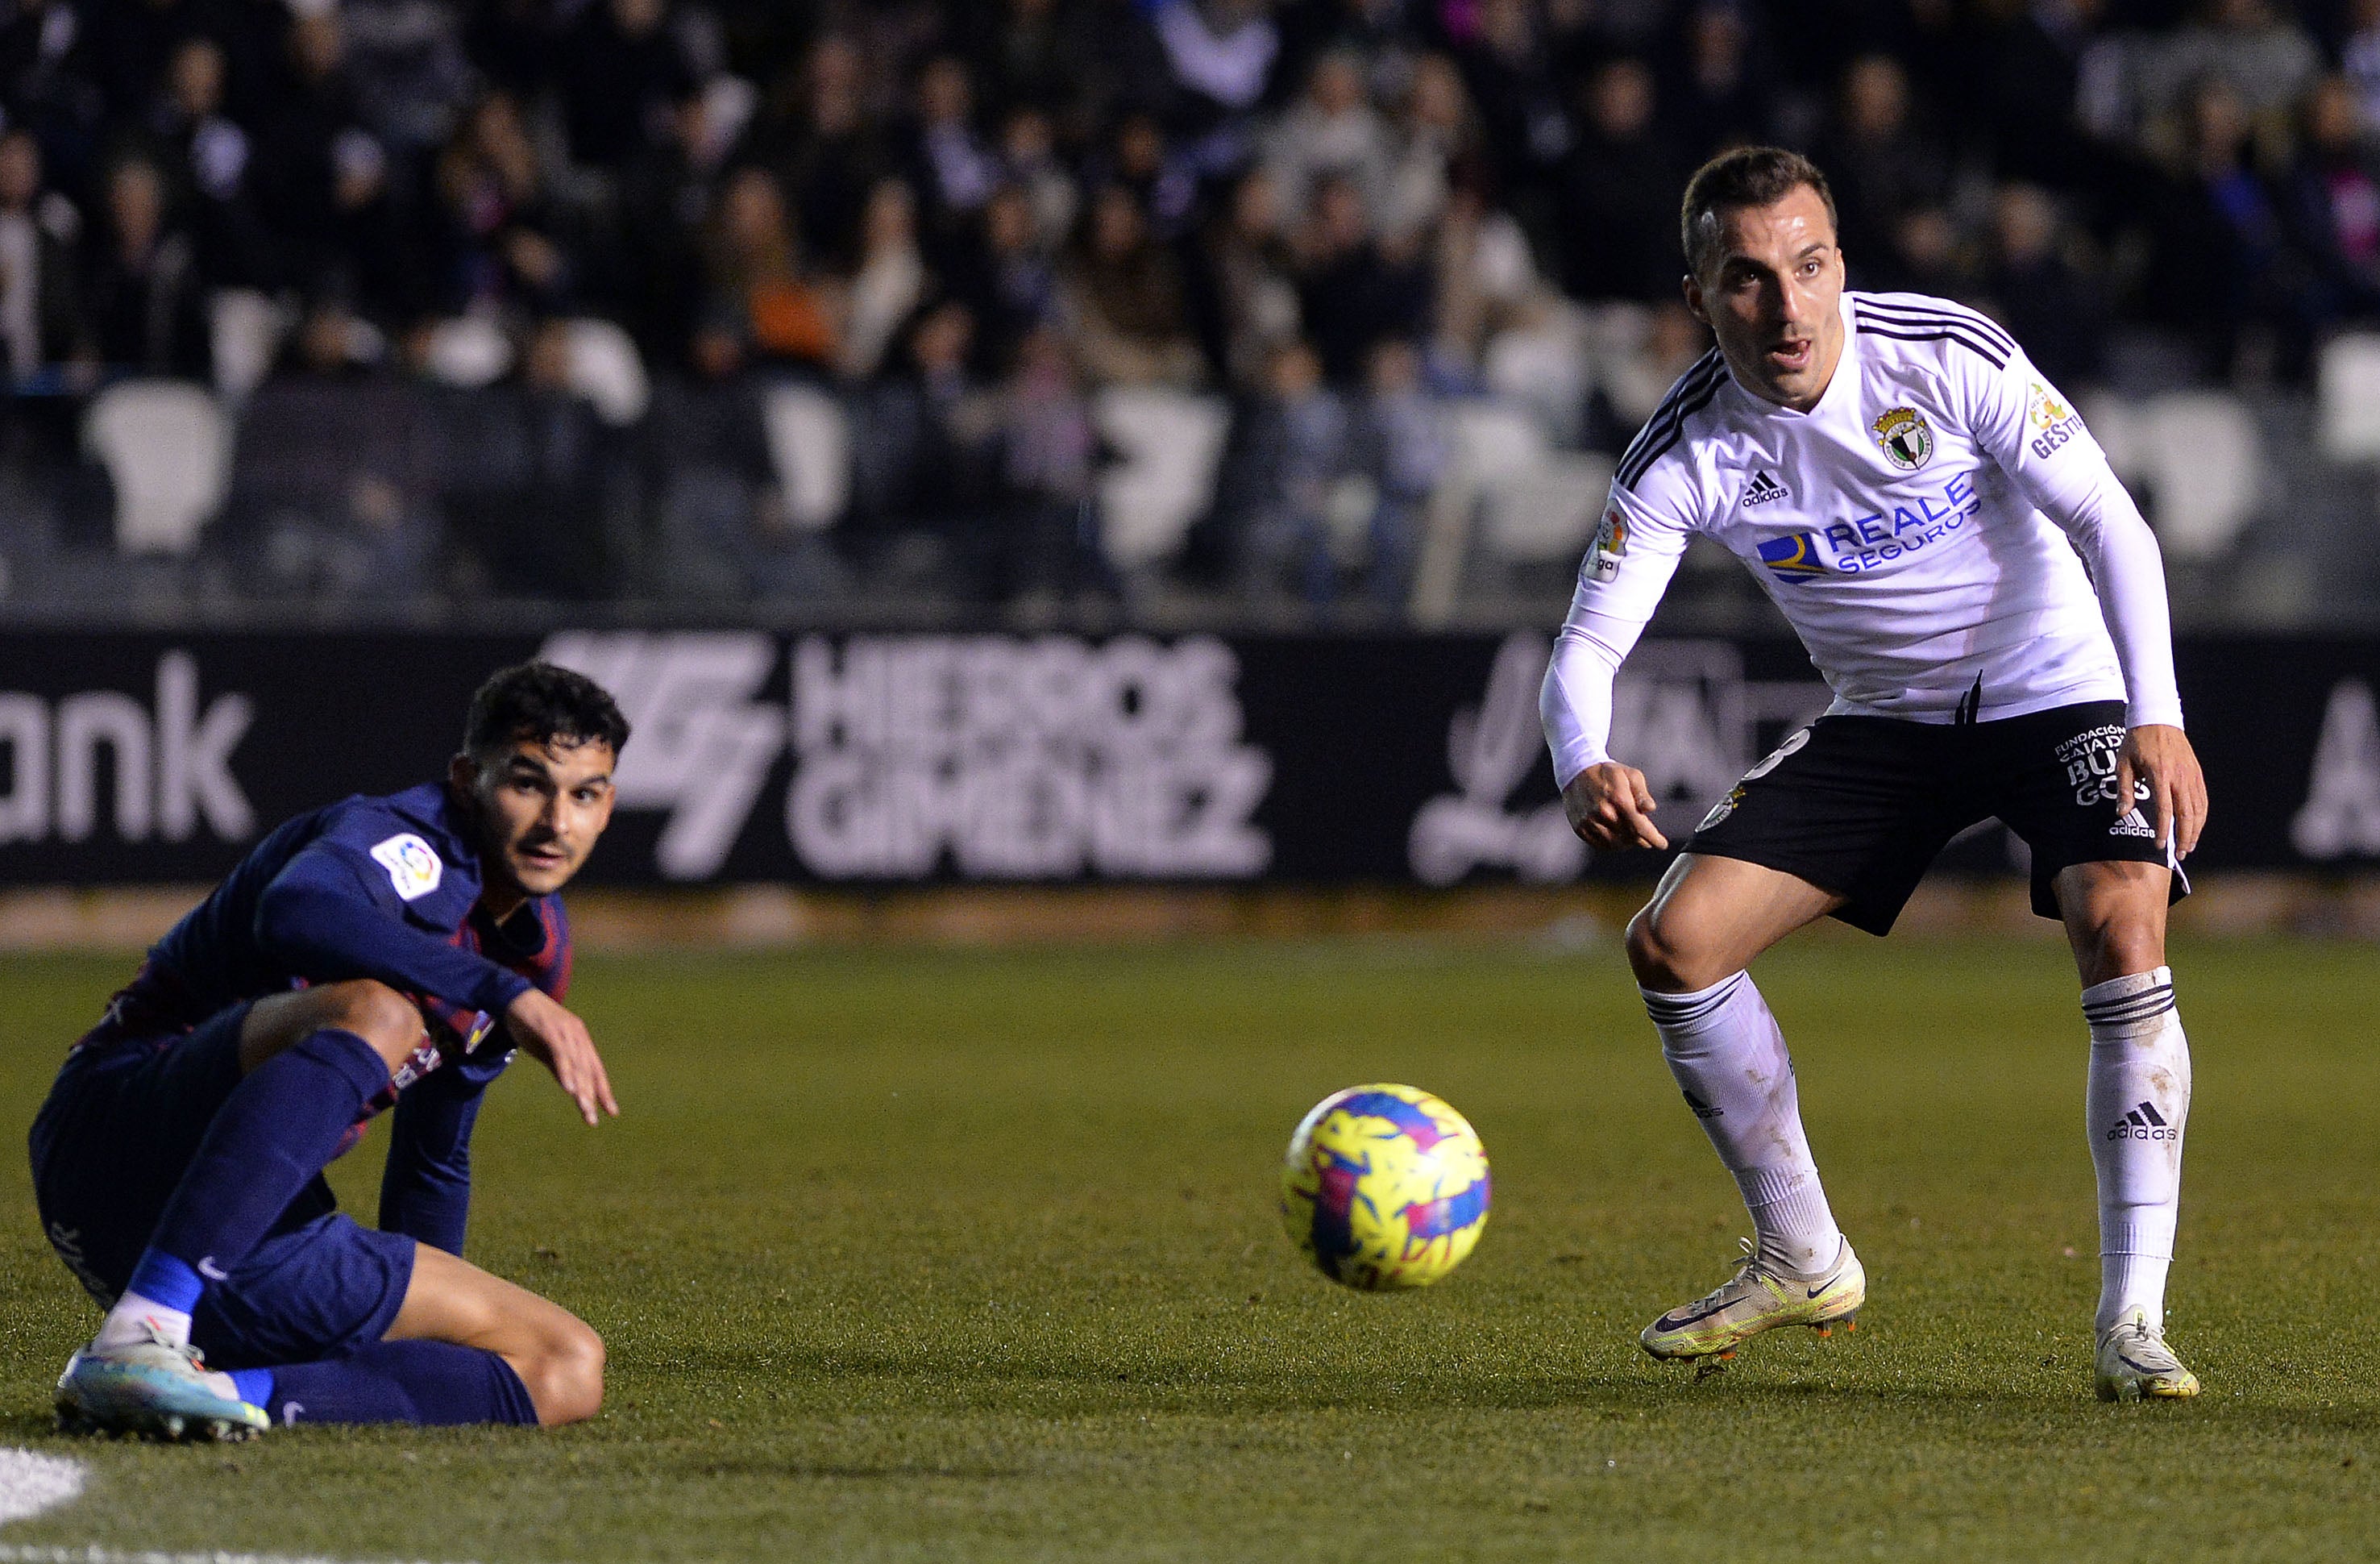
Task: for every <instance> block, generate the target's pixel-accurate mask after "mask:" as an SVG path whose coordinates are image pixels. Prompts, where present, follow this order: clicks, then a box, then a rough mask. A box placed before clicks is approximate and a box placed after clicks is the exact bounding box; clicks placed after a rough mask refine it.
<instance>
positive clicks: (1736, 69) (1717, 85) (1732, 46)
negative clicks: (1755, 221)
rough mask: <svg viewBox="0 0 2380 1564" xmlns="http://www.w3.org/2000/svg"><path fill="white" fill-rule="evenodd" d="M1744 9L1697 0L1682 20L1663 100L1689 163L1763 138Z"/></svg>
mask: <svg viewBox="0 0 2380 1564" xmlns="http://www.w3.org/2000/svg"><path fill="white" fill-rule="evenodd" d="M1747 9H1748V7H1747V6H1744V5H1743V4H1741V3H1740V0H1703V3H1702V4H1699V5H1697V6H1694V9H1693V11H1691V12H1690V13H1688V15H1687V17H1686V24H1685V48H1684V50H1683V51H1682V58H1681V59H1680V60H1679V62H1678V68H1677V71H1676V74H1675V76H1674V78H1673V79H1672V80H1671V81H1670V83H1669V84H1667V86H1666V90H1665V91H1664V92H1663V98H1664V100H1665V102H1666V103H1667V104H1668V112H1667V118H1668V119H1669V121H1670V125H1671V126H1673V127H1674V130H1673V132H1672V133H1673V134H1674V135H1675V137H1676V138H1677V141H1678V146H1679V150H1680V151H1681V152H1682V153H1684V154H1685V156H1686V160H1687V161H1688V162H1690V163H1694V164H1696V165H1700V164H1701V163H1703V162H1704V161H1706V159H1709V158H1712V157H1715V156H1717V155H1718V153H1720V152H1721V151H1723V150H1724V149H1726V148H1728V147H1731V146H1740V145H1743V144H1746V143H1749V142H1755V141H1762V140H1764V139H1766V137H1767V131H1768V122H1769V117H1770V116H1769V108H1768V87H1767V82H1766V81H1765V80H1763V79H1762V77H1761V73H1760V70H1759V67H1758V61H1757V58H1756V57H1755V55H1754V53H1753V50H1752V24H1751V18H1749V17H1747V16H1746V15H1745V11H1746V10H1747Z"/></svg>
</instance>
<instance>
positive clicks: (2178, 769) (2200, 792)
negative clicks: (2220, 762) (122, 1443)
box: [2116, 722, 2206, 858]
mask: <svg viewBox="0 0 2380 1564" xmlns="http://www.w3.org/2000/svg"><path fill="white" fill-rule="evenodd" d="M2143 782H2145V783H2147V784H2148V789H2149V796H2148V811H2149V827H2150V829H2152V830H2153V831H2155V833H2156V836H2157V839H2158V840H2160V841H2164V840H2167V839H2168V830H2170V833H2171V836H2170V839H2171V841H2172V843H2173V851H2174V856H2175V857H2177V858H2188V857H2189V856H2190V855H2191V853H2192V850H2193V849H2196V848H2197V846H2198V834H2199V833H2200V832H2201V831H2203V830H2204V829H2205V828H2206V776H2205V773H2204V772H2202V771H2200V770H2199V768H2198V751H2195V750H2192V748H2191V747H2190V736H2189V735H2188V734H2186V733H2184V732H2182V730H2181V729H2180V728H2179V727H2170V726H2168V725H2167V724H2165V723H2155V722H2153V723H2143V725H2142V726H2140V727H2135V728H2133V729H2131V731H2130V732H2128V733H2126V734H2125V735H2124V747H2123V748H2122V749H2121V750H2119V751H2117V754H2116V797H2118V798H2119V799H2130V798H2133V797H2135V796H2136V794H2135V792H2134V785H2135V784H2136V783H2143Z"/></svg>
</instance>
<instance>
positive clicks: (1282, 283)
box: [1201, 165, 1298, 387]
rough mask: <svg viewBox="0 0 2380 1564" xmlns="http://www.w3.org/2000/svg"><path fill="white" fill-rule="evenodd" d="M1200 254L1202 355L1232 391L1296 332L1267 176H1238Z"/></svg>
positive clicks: (1254, 376)
mask: <svg viewBox="0 0 2380 1564" xmlns="http://www.w3.org/2000/svg"><path fill="white" fill-rule="evenodd" d="M1201 254H1202V258H1203V260H1204V263H1205V265H1206V269H1207V288H1208V294H1209V296H1210V298H1211V300H1212V314H1213V317H1214V319H1213V323H1212V327H1211V330H1210V333H1209V341H1208V354H1209V356H1211V357H1212V358H1213V359H1214V360H1215V361H1216V362H1217V363H1218V364H1220V365H1221V366H1222V368H1223V372H1224V373H1225V375H1226V376H1227V377H1228V378H1229V379H1230V381H1231V382H1232V384H1233V385H1235V386H1242V387H1251V386H1255V385H1258V384H1259V383H1260V382H1261V381H1262V379H1263V376H1264V373H1265V365H1266V362H1267V360H1269V358H1270V357H1271V355H1272V350H1273V348H1274V347H1275V346H1276V345H1277V344H1279V343H1281V342H1283V341H1286V340H1288V339H1289V338H1291V337H1293V336H1296V335H1297V328H1298V303H1297V282H1296V265H1297V262H1296V257H1295V255H1294V254H1293V251H1292V250H1291V249H1290V243H1289V237H1288V235H1287V233H1286V232H1285V231H1284V230H1283V225H1282V220H1281V188H1280V186H1279V185H1278V184H1276V183H1275V182H1274V180H1273V177H1272V173H1271V171H1270V170H1269V169H1268V168H1266V167H1264V166H1263V165H1257V166H1256V167H1254V168H1251V169H1249V170H1248V171H1247V172H1246V173H1245V174H1243V175H1241V176H1240V179H1239V182H1238V183H1237V184H1236V185H1234V186H1233V188H1232V193H1231V197H1230V200H1229V202H1228V203H1227V204H1226V205H1225V207H1224V209H1223V210H1222V211H1221V212H1220V213H1219V214H1217V215H1216V218H1215V220H1214V221H1213V222H1211V223H1209V224H1208V227H1207V233H1206V236H1205V241H1204V243H1203V245H1202V246H1201Z"/></svg>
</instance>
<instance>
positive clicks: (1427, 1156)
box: [1281, 1085, 1488, 1292]
mask: <svg viewBox="0 0 2380 1564" xmlns="http://www.w3.org/2000/svg"><path fill="white" fill-rule="evenodd" d="M1281 1222H1282V1224H1283V1225H1284V1226H1285V1227H1287V1228H1289V1240H1290V1241H1291V1242H1292V1243H1293V1244H1295V1245H1297V1247H1298V1248H1299V1250H1301V1251H1302V1252H1304V1253H1305V1256H1306V1258H1308V1259H1310V1260H1312V1261H1313V1262H1314V1263H1315V1265H1318V1266H1319V1267H1321V1270H1322V1274H1323V1275H1324V1276H1326V1277H1330V1279H1331V1280H1332V1281H1336V1282H1343V1283H1345V1284H1346V1285H1347V1286H1349V1287H1353V1288H1358V1289H1362V1290H1364V1291H1366V1292H1380V1291H1386V1290H1389V1289H1392V1288H1406V1287H1427V1286H1428V1285H1429V1284H1430V1283H1432V1282H1434V1281H1436V1280H1438V1279H1439V1277H1443V1276H1444V1275H1446V1274H1447V1273H1448V1272H1449V1271H1451V1270H1452V1269H1454V1267H1455V1266H1457V1265H1461V1264H1463V1256H1464V1255H1466V1254H1468V1253H1470V1252H1471V1251H1472V1248H1473V1246H1475V1244H1477V1243H1478V1241H1479V1231H1480V1229H1481V1228H1485V1227H1486V1226H1487V1225H1488V1150H1487V1148H1486V1147H1485V1146H1482V1145H1481V1144H1480V1143H1479V1136H1478V1133H1477V1132H1476V1131H1475V1130H1473V1129H1472V1128H1471V1126H1470V1125H1469V1124H1468V1123H1466V1122H1465V1121H1464V1119H1463V1116H1462V1115H1461V1114H1459V1113H1457V1112H1455V1111H1454V1110H1453V1109H1452V1108H1451V1107H1449V1106H1446V1105H1445V1104H1444V1103H1442V1102H1440V1101H1439V1100H1438V1099H1437V1098H1436V1097H1433V1096H1431V1095H1430V1094H1428V1093H1427V1092H1424V1091H1420V1090H1418V1089H1416V1088H1415V1087H1412V1086H1389V1085H1378V1086H1350V1087H1349V1088H1347V1090H1345V1091H1343V1092H1334V1093H1332V1094H1330V1096H1327V1097H1325V1098H1323V1099H1322V1100H1321V1101H1320V1102H1318V1103H1317V1104H1316V1105H1315V1106H1314V1111H1313V1112H1312V1113H1309V1114H1307V1115H1306V1116H1305V1119H1304V1121H1303V1122H1301V1123H1300V1124H1299V1125H1298V1127H1297V1133H1296V1134H1294V1135H1292V1136H1291V1137H1290V1138H1289V1155H1288V1157H1287V1159H1286V1161H1285V1162H1284V1164H1283V1166H1282V1167H1281Z"/></svg>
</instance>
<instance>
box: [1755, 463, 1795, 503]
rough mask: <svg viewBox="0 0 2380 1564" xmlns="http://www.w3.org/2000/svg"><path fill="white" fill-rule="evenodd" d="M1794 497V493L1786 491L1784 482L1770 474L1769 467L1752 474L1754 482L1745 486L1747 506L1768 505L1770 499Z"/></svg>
mask: <svg viewBox="0 0 2380 1564" xmlns="http://www.w3.org/2000/svg"><path fill="white" fill-rule="evenodd" d="M1792 497H1793V496H1792V495H1790V494H1788V493H1786V490H1785V485H1784V484H1782V483H1779V482H1778V481H1777V480H1776V479H1774V478H1771V477H1770V476H1768V470H1767V468H1762V469H1761V470H1759V471H1757V472H1755V473H1754V474H1753V475H1752V482H1751V483H1746V484H1745V485H1744V486H1743V503H1744V504H1745V505H1746V506H1747V507H1750V506H1755V505H1767V503H1768V502H1769V501H1770V500H1781V499H1791V498H1792Z"/></svg>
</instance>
